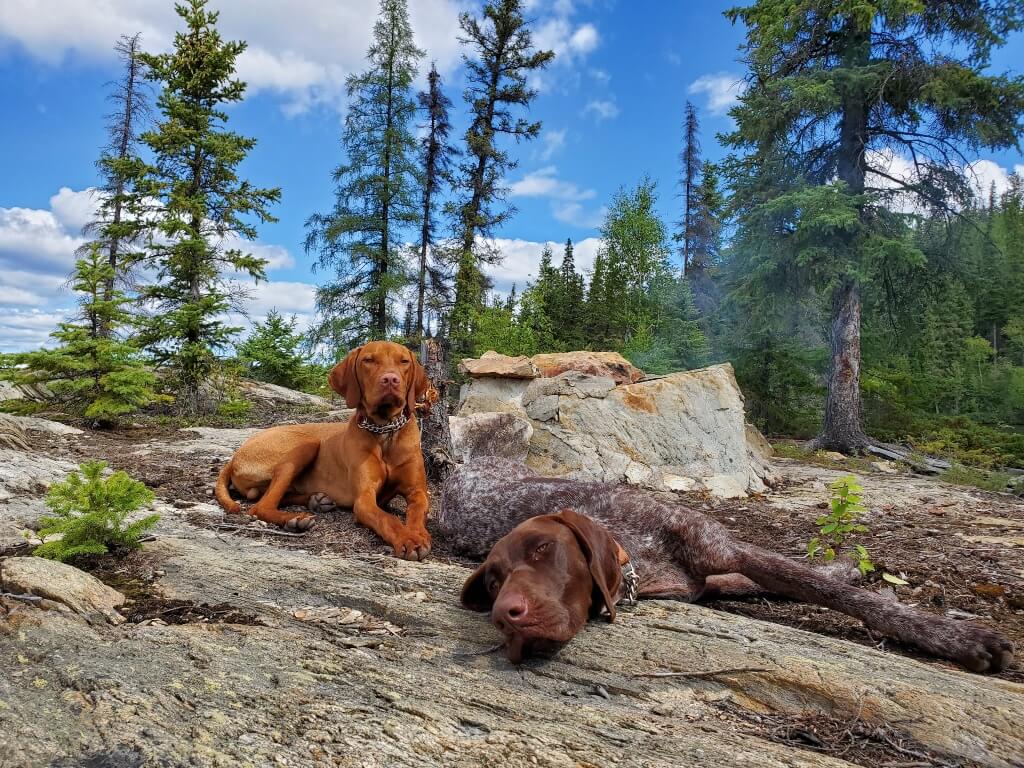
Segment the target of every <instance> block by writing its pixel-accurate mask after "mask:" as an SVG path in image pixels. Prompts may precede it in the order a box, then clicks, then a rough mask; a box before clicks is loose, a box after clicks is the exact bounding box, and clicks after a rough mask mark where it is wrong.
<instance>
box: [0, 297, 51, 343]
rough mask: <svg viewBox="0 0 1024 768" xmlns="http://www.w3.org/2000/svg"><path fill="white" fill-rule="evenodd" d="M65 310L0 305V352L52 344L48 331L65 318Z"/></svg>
mask: <svg viewBox="0 0 1024 768" xmlns="http://www.w3.org/2000/svg"><path fill="white" fill-rule="evenodd" d="M67 315H68V313H67V312H64V311H60V310H53V311H43V310H38V309H28V310H26V309H20V308H14V307H8V306H3V307H0V352H22V351H24V350H27V349H39V348H40V347H42V346H52V341H51V340H50V332H51V331H52V330H54V329H55V328H56V327H57V324H58V323H61V322H64V321H65V320H66V319H67Z"/></svg>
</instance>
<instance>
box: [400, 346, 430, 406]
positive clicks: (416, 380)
mask: <svg viewBox="0 0 1024 768" xmlns="http://www.w3.org/2000/svg"><path fill="white" fill-rule="evenodd" d="M412 368H413V370H412V381H410V382H409V391H408V393H406V396H405V405H406V407H407V408H408V409H409V415H410V416H411V415H412V414H413V413H414V412H415V409H416V401H417V400H419V399H420V398H423V397H426V394H427V390H428V389H430V379H429V378H428V377H427V369H426V368H424V367H423V366H422V365H421V364H420V361H419V360H417V359H416V355H413V356H412ZM430 404H431V401H430V398H429V397H426V399H425V400H424V401H423V413H424V414H427V413H430Z"/></svg>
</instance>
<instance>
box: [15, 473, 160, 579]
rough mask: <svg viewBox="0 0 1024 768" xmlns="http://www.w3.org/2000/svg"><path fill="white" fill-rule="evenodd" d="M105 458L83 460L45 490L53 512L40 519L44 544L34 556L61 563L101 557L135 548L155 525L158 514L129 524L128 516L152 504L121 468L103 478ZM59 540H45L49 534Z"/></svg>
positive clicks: (149, 493) (148, 494)
mask: <svg viewBox="0 0 1024 768" xmlns="http://www.w3.org/2000/svg"><path fill="white" fill-rule="evenodd" d="M106 467H107V464H106V462H104V461H90V462H86V463H85V464H83V465H82V466H81V467H80V468H79V470H80V472H72V473H71V474H70V475H68V478H67V479H66V480H64V481H62V482H59V483H55V484H54V485H53V486H52V487H51V488H50V490H49V492H48V493H47V494H46V506H47V507H49V509H50V512H51V513H52V515H49V516H44V517H42V518H40V520H39V523H40V528H39V531H38V533H39V538H40V539H43V543H42V544H40V545H39V546H38V547H36V548H35V550H33V553H32V554H34V555H36V556H38V557H46V558H49V559H51V560H60V561H61V562H64V561H66V560H69V559H71V558H73V557H75V556H78V555H103V554H106V553H107V552H110V551H111V550H114V551H116V550H125V549H137V548H138V547H139V539H140V538H141V537H142V536H143V535H144V534H145V533H146V531H148V530H149V529H150V528H152V527H153V526H154V525H156V523H157V521H158V520H159V519H160V515H146V516H145V517H142V518H141V519H139V520H136V521H135V522H132V523H129V522H128V518H129V517H130V516H131V515H132V514H133V513H135V512H137V511H138V510H140V509H142V508H143V507H146V506H148V505H149V504H151V503H152V502H153V499H154V498H155V496H154V495H153V492H152V491H150V490H149V489H148V488H147V487H146V486H145V485H143V484H142V483H140V482H139V481H138V480H133V479H132V478H131V477H129V476H128V475H127V474H125V473H124V472H115V473H113V474H112V475H111V476H110V477H108V478H106V479H104V477H103V470H105V469H106ZM56 534H60V536H61V538H59V539H54V540H52V541H46V538H47V537H49V536H54V535H56Z"/></svg>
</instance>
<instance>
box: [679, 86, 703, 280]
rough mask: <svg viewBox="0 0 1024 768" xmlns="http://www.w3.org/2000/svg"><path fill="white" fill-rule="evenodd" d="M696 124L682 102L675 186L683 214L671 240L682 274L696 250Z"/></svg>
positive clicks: (693, 114)
mask: <svg viewBox="0 0 1024 768" xmlns="http://www.w3.org/2000/svg"><path fill="white" fill-rule="evenodd" d="M699 134H700V124H699V123H698V120H697V108H696V107H695V106H693V104H691V103H690V102H689V101H688V102H686V117H685V119H684V121H683V151H682V152H680V154H679V161H680V164H681V166H682V167H681V171H680V178H679V185H680V186H681V187H682V190H683V215H682V217H681V218H680V219H679V230H678V232H676V235H675V240H676V242H678V243H679V244H680V248H679V256H680V259H681V260H682V264H683V272H682V273H683V276H684V277H685V276H686V274H687V273H688V272H689V269H690V264H691V263H692V262H693V260H694V253H695V251H696V240H697V227H698V221H699V216H700V212H699V208H698V204H697V184H698V181H697V179H698V177H699V176H700V169H701V161H700V135H699Z"/></svg>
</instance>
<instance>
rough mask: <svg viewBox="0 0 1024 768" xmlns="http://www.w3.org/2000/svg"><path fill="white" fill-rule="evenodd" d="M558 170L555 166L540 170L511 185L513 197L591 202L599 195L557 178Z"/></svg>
mask: <svg viewBox="0 0 1024 768" xmlns="http://www.w3.org/2000/svg"><path fill="white" fill-rule="evenodd" d="M557 173H558V169H557V168H556V167H555V166H553V165H548V166H545V167H543V168H539V169H538V170H536V171H531V172H530V173H528V174H526V175H525V176H523V178H521V179H519V180H518V181H513V182H512V183H511V184H509V191H510V192H511V194H512V196H513V197H550V198H553V199H556V200H590V199H591V198H592V197H594V196H595V195H596V194H597V193H596V192H595V191H594V190H592V189H580V188H579V187H578V186H576V185H575V184H573V183H572V182H571V181H562V180H561V179H559V178H558V177H557V175H556V174H557Z"/></svg>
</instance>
